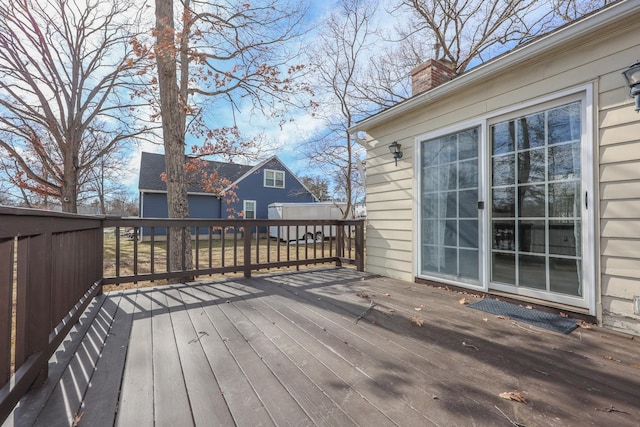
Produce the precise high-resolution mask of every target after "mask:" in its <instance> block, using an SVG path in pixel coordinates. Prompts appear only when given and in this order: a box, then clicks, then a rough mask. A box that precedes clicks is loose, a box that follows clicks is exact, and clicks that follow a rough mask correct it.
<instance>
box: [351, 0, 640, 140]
mask: <svg viewBox="0 0 640 427" xmlns="http://www.w3.org/2000/svg"><path fill="white" fill-rule="evenodd" d="M639 10H640V2H638V0H620V1H618V2H615V3H612V4H610V5H608V6H605V7H603V8H601V9H599V10H596V11H594V12H592V13H590V14H587V15H586V16H584V17H582V18H580V19H578V20H576V21H573V22H570V23H568V24H566V25H564V26H562V27H560V28H558V29H556V30H554V31H552V32H550V33H547V34H545V35H542V36H540V37H537V38H535V39H534V40H532V41H531V42H528V43H526V44H524V45H522V46H518V47H516V48H515V49H513V50H511V51H509V52H507V53H505V54H502V55H500V56H498V57H496V58H494V59H492V60H490V61H487V62H485V63H484V64H481V65H479V66H477V67H475V68H472V69H471V70H469V71H467V72H466V73H464V74H461V75H459V76H457V77H456V78H454V79H453V80H450V81H448V82H446V83H443V84H441V85H439V86H436V87H434V88H433V89H431V90H428V91H426V92H422V93H420V94H418V95H415V96H413V97H411V98H409V99H407V100H405V101H402V102H400V103H398V104H396V105H394V106H393V107H390V108H388V109H386V110H383V111H381V112H379V113H376V114H374V115H372V116H370V117H367V118H366V119H364V120H362V121H360V122H358V123H356V124H355V125H353V126H352V127H350V128H349V132H350V133H351V134H353V135H357V133H358V132H366V131H367V129H371V128H372V127H374V126H378V125H380V124H382V123H385V122H387V121H389V120H393V119H396V118H398V117H401V116H402V115H405V114H407V113H409V112H411V111H414V109H416V108H420V107H424V106H427V105H429V104H431V103H434V102H436V101H439V100H441V99H444V98H446V97H448V96H452V95H453V94H454V93H459V92H462V91H465V90H469V89H470V88H473V87H474V84H476V83H478V82H481V81H483V80H484V79H487V78H490V77H492V76H494V75H496V74H498V73H501V72H505V71H508V70H510V69H512V68H514V67H516V66H517V65H519V64H521V63H523V62H525V61H528V60H530V59H531V58H535V57H539V56H542V55H544V54H545V53H547V52H551V51H552V50H553V49H556V48H557V47H559V46H563V45H566V44H568V43H571V42H572V41H573V40H577V39H579V38H580V37H584V36H585V35H589V34H593V33H595V32H596V31H601V30H606V29H608V28H615V26H616V25H619V22H620V21H621V20H622V19H625V18H627V17H628V16H629V15H630V14H632V13H638V11H639ZM634 59H635V58H629V61H630V62H631V61H633V60H634ZM356 141H358V142H359V143H360V144H363V145H366V144H367V142H368V141H365V140H362V139H360V138H356Z"/></svg>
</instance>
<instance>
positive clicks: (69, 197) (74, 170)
mask: <svg viewBox="0 0 640 427" xmlns="http://www.w3.org/2000/svg"><path fill="white" fill-rule="evenodd" d="M77 164H78V160H77V156H75V155H74V154H73V152H72V150H68V151H67V153H65V157H64V165H63V168H64V179H63V181H62V186H61V188H60V203H61V204H62V212H69V213H78V167H77Z"/></svg>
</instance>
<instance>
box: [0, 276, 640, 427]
mask: <svg viewBox="0 0 640 427" xmlns="http://www.w3.org/2000/svg"><path fill="white" fill-rule="evenodd" d="M463 296H465V295H461V294H459V293H456V292H450V291H447V290H444V289H438V288H433V287H428V286H425V285H420V284H415V283H408V282H401V281H397V280H393V279H388V278H381V277H376V276H372V275H369V274H366V273H360V272H357V271H354V270H351V269H344V268H330V269H322V270H311V271H304V272H296V273H285V274H271V275H262V276H255V277H253V278H251V279H229V280H223V281H215V282H198V283H194V284H189V285H179V286H164V287H156V288H141V289H138V290H127V291H118V292H111V293H109V294H105V295H103V296H100V297H98V298H96V299H95V301H94V302H93V303H92V304H91V305H90V307H89V309H88V310H87V312H86V313H85V315H84V316H83V317H82V319H81V322H80V323H79V324H78V325H77V326H76V328H74V330H73V331H72V332H71V333H70V335H69V336H68V337H67V339H66V340H65V342H64V343H63V344H62V345H61V346H60V348H59V349H58V351H57V352H56V354H55V355H54V357H53V358H52V360H51V361H50V374H49V379H48V381H47V383H46V384H45V386H44V387H42V388H41V389H39V390H35V391H32V392H31V393H30V394H28V395H27V396H26V397H25V398H24V399H23V400H22V402H21V403H20V404H19V406H18V407H17V408H16V409H15V410H14V413H13V414H12V415H11V416H10V417H9V419H8V420H7V421H6V422H5V424H4V425H7V426H12V425H15V426H30V425H46V426H65V425H67V426H68V425H74V424H75V425H80V426H84V425H86V426H112V425H120V426H136V427H141V426H146V425H168V426H177V425H179V426H188V425H201V426H204V425H238V426H257V425H293V426H303V425H339V426H348V425H366V426H378V425H401V426H418V425H419V426H427V425H442V426H452V425H465V426H467V425H480V426H494V425H496V426H507V425H518V426H573V425H575V426H587V425H594V426H602V425H616V426H637V425H638V419H640V409H639V408H640V344H639V343H638V341H637V340H633V339H630V338H628V337H623V336H620V335H616V334H613V333H611V332H608V331H605V330H602V329H600V328H597V327H593V328H592V329H578V330H576V331H574V332H572V333H571V334H569V335H562V334H558V333H554V332H550V331H547V330H543V329H537V328H535V327H530V326H528V325H526V324H519V323H516V322H513V321H511V320H509V319H503V318H498V317H496V316H494V315H491V314H487V313H483V312H480V311H477V310H472V309H469V308H467V307H465V306H464V305H461V304H460V303H459V300H460V299H461V298H462V297H463ZM465 297H466V298H467V299H468V300H471V299H473V298H474V297H472V296H465ZM420 323H421V324H422V325H421V326H419V324H420ZM463 343H464V344H463ZM508 391H517V392H520V393H521V394H522V395H523V396H524V397H525V398H526V402H525V403H522V402H515V401H509V400H505V399H502V398H500V397H499V394H500V393H502V392H508Z"/></svg>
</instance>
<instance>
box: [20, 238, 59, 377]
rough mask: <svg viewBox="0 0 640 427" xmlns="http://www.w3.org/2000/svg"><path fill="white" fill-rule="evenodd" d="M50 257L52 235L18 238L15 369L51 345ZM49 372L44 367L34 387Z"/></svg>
mask: <svg viewBox="0 0 640 427" xmlns="http://www.w3.org/2000/svg"><path fill="white" fill-rule="evenodd" d="M51 257H52V254H51V235H50V234H39V235H36V236H31V237H25V238H19V239H18V274H17V285H18V289H17V307H16V315H17V317H16V366H20V365H22V364H23V363H24V362H25V361H26V360H27V358H28V357H29V356H31V355H32V354H35V353H38V352H41V351H44V350H45V349H46V348H47V347H48V345H49V331H50V330H51V327H50V324H49V323H50V319H49V318H50V310H51V306H50V304H49V301H50V300H51V288H52V283H51V263H52V259H51ZM47 370H48V367H47V366H46V365H45V366H44V367H43V368H42V370H41V371H40V372H39V374H38V376H37V378H36V380H35V382H34V385H36V386H38V385H41V384H42V383H44V381H45V380H46V379H47Z"/></svg>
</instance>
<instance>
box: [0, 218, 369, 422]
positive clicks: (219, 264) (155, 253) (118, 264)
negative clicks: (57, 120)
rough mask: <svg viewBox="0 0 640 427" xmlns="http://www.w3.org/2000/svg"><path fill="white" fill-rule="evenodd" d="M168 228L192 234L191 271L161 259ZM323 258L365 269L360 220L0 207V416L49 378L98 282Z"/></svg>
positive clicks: (180, 276) (295, 264) (200, 273)
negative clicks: (172, 216)
mask: <svg viewBox="0 0 640 427" xmlns="http://www.w3.org/2000/svg"><path fill="white" fill-rule="evenodd" d="M171 233H179V234H180V235H181V236H183V237H184V236H186V235H187V234H189V235H191V236H192V238H191V241H192V244H191V248H190V250H191V254H192V258H193V263H192V267H191V268H187V267H186V258H187V257H183V262H182V265H181V266H180V268H171V267H170V265H169V263H168V262H167V259H168V257H167V253H168V251H170V249H171V248H170V247H169V244H170V243H169V239H167V236H168V235H170V234H171ZM181 241H183V242H184V239H181ZM184 249H185V248H183V249H181V253H183V254H187V253H188V251H187V250H184ZM321 263H322V264H326V263H335V264H336V265H343V264H352V265H354V266H355V267H356V268H357V269H358V270H360V271H363V270H364V221H362V220H289V221H283V220H202V219H198V220H196V219H185V220H168V219H139V218H115V217H98V216H80V215H70V214H62V213H52V212H45V211H38V210H32V209H19V208H9V207H1V206H0V421H3V420H4V419H5V418H6V417H7V416H8V415H9V414H10V413H11V410H12V409H13V407H14V406H15V405H16V403H17V402H18V401H19V400H20V398H21V397H22V396H23V395H24V394H25V393H26V392H27V391H28V390H29V388H31V387H32V386H38V385H40V384H42V383H43V382H44V380H46V378H47V366H48V360H49V358H50V357H51V355H52V354H53V353H54V352H55V350H56V348H57V347H58V346H59V345H60V343H61V342H62V340H63V339H64V337H65V336H66V335H67V333H68V332H69V331H70V330H71V328H72V327H73V325H74V324H75V323H76V322H77V320H78V319H79V317H80V315H81V314H82V312H83V311H84V309H85V308H86V307H87V306H88V304H89V302H90V301H91V299H92V298H93V297H94V296H96V295H97V294H99V293H101V292H102V287H103V285H105V284H114V285H117V284H122V283H130V282H134V283H135V282H141V281H158V280H164V279H176V278H178V279H185V278H191V277H196V276H203V275H212V274H231V273H241V274H243V275H244V276H245V277H250V276H251V274H252V272H254V271H258V270H268V269H272V268H279V267H295V268H301V267H303V266H305V265H312V264H321Z"/></svg>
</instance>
